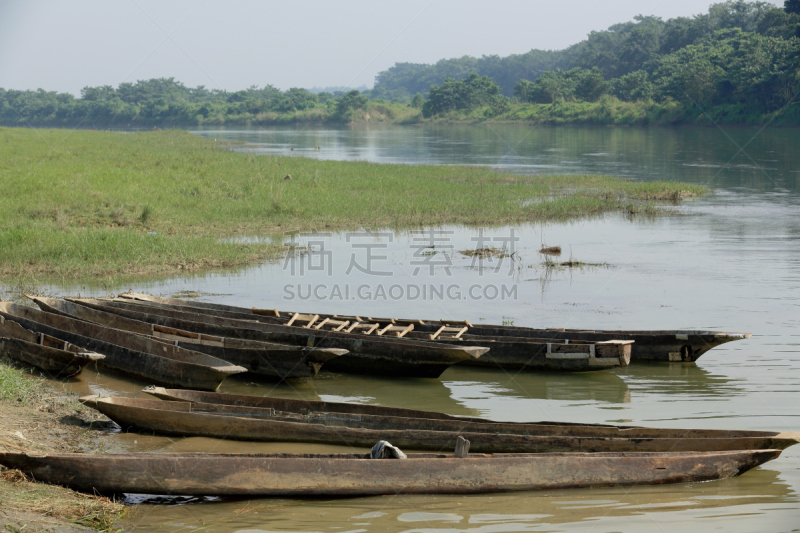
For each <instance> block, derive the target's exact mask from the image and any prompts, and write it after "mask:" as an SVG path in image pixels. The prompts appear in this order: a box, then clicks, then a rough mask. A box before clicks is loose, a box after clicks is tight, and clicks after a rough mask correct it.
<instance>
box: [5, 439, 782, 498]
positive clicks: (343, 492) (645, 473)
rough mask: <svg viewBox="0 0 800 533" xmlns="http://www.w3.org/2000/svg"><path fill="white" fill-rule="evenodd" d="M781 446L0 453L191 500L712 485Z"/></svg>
mask: <svg viewBox="0 0 800 533" xmlns="http://www.w3.org/2000/svg"><path fill="white" fill-rule="evenodd" d="M779 455H780V451H778V450H761V451H734V452H710V453H694V452H689V453H668V454H664V453H657V454H650V453H623V454H582V453H578V454H535V455H528V454H519V455H517V454H506V455H479V454H470V455H468V456H467V457H464V458H457V457H455V456H453V455H440V456H437V455H433V454H421V455H413V454H412V455H409V456H408V459H405V460H402V459H368V458H367V457H368V456H365V455H360V454H341V455H310V454H309V455H300V454H270V455H266V454H264V455H258V454H254V455H245V454H206V453H201V454H182V453H176V454H163V453H138V454H102V455H92V454H51V455H43V456H33V455H25V454H19V453H0V464H2V465H4V466H5V467H7V468H14V469H18V470H20V471H22V472H23V473H25V474H26V475H28V476H30V477H32V478H33V479H36V480H37V481H41V482H45V483H51V484H57V485H62V486H66V487H69V488H71V489H74V490H78V491H82V492H87V493H95V492H98V493H101V494H109V493H137V494H171V495H191V496H212V495H213V496H234V497H254V496H289V497H300V496H306V497H307V496H314V497H320V496H377V495H383V494H391V495H395V494H470V493H472V494H475V493H490V492H503V491H522V490H545V489H566V488H581V487H596V486H609V485H641V484H665V483H688V482H699V481H712V480H718V479H724V478H729V477H732V476H737V475H739V474H742V473H744V472H746V471H747V470H749V469H751V468H754V467H756V466H758V465H760V464H762V463H764V462H766V461H770V460H772V459H775V458H776V457H778V456H779Z"/></svg>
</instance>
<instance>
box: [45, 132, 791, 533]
mask: <svg viewBox="0 0 800 533" xmlns="http://www.w3.org/2000/svg"><path fill="white" fill-rule="evenodd" d="M196 133H197V134H198V135H202V136H205V137H211V138H216V139H218V140H235V141H239V142H240V143H241V144H238V145H237V148H236V149H238V150H243V151H248V152H252V153H255V154H260V155H272V154H282V155H293V156H298V157H312V158H320V159H339V160H368V161H374V162H380V163H384V162H387V163H406V164H422V163H425V164H458V165H486V166H490V167H496V168H498V169H500V170H505V171H510V172H517V173H571V174H575V173H600V174H610V175H618V176H622V177H625V178H629V179H634V180H655V179H665V180H678V181H686V182H691V183H699V184H705V185H708V186H710V187H712V188H713V191H714V192H713V194H712V195H710V196H707V197H703V198H698V199H694V200H689V201H687V202H684V203H683V204H682V205H681V206H679V207H676V208H672V209H671V210H670V212H669V213H668V214H667V215H666V216H662V217H658V218H655V219H647V220H642V219H637V220H628V219H627V218H625V217H624V216H622V215H613V216H604V217H601V218H595V219H591V220H582V221H578V222H573V223H566V224H541V225H540V224H537V225H524V226H515V227H495V228H464V227H440V228H422V229H421V231H419V232H404V233H394V232H391V231H387V230H385V229H383V228H371V231H370V232H367V231H366V230H364V231H361V232H353V233H350V234H323V233H309V234H304V235H298V236H295V237H293V239H295V242H296V243H297V244H298V245H299V246H301V247H304V248H305V249H307V250H310V252H309V253H307V254H304V255H297V256H293V257H289V258H287V259H286V260H282V261H278V262H273V263H267V264H262V265H256V266H252V267H250V268H246V269H243V270H241V271H236V272H226V273H212V274H206V275H193V276H190V277H176V278H169V279H164V280H159V281H149V282H142V283H138V284H135V285H133V286H130V285H126V286H124V287H114V288H112V290H113V291H117V290H127V289H129V288H132V289H134V290H136V291H141V292H148V293H153V294H158V295H170V296H171V295H176V294H179V295H180V294H184V295H185V294H189V293H194V295H196V296H197V295H199V296H200V298H201V299H203V300H207V301H219V302H225V303H231V304H235V305H243V306H258V307H270V308H271V307H277V308H284V309H294V310H301V311H304V310H309V311H311V310H319V311H325V312H338V313H343V314H353V313H358V314H364V315H372V316H396V317H397V316H411V317H427V318H460V319H463V318H467V319H470V320H473V321H485V322H487V323H500V322H505V323H513V324H515V325H524V326H546V327H568V328H575V327H580V328H598V329H600V328H625V329H677V328H683V329H706V328H708V329H717V330H725V331H748V332H753V334H754V335H753V337H752V338H751V339H749V340H745V341H740V342H734V343H730V344H726V345H723V346H721V347H718V348H715V349H713V350H712V351H710V352H709V353H708V354H706V355H704V356H702V357H701V358H700V360H699V361H698V362H697V363H696V364H632V365H630V366H629V367H627V368H624V369H621V370H618V371H613V372H599V373H591V374H576V375H566V374H525V373H506V372H501V371H476V370H473V369H461V368H453V369H450V370H448V371H446V372H445V373H444V374H443V375H442V377H441V379H440V380H392V379H374V378H366V377H350V376H346V377H339V378H336V379H333V378H326V377H324V376H323V377H321V378H320V379H315V380H313V381H308V382H303V383H293V384H289V385H280V386H276V385H269V384H264V383H253V382H251V381H249V380H247V379H230V380H228V381H226V382H225V383H224V384H223V386H222V390H223V391H239V392H246V393H252V394H276V395H282V396H287V397H297V398H323V399H326V400H346V401H355V402H363V403H377V404H383V405H392V406H399V407H414V408H422V409H433V410H440V411H444V412H447V413H451V414H459V415H460V414H469V415H479V416H485V417H490V418H494V419H499V420H513V421H531V420H561V421H569V422H595V423H609V422H610V423H633V424H642V425H653V426H668V427H688V428H700V427H708V428H734V429H771V430H795V431H796V430H800V411H799V410H798V406H800V327H799V326H800V187H799V186H798V185H800V165H799V164H798V163H799V161H798V159H799V158H800V155H798V154H800V151H799V150H798V149H797V148H798V146H800V132H798V131H797V130H791V129H769V128H767V129H764V130H763V131H760V130H758V129H728V130H724V131H723V130H720V129H714V128H706V129H698V128H675V129H667V128H663V129H662V128H651V129H635V128H596V129H595V128H567V127H560V128H529V127H524V126H516V125H514V126H508V125H485V126H468V127H464V126H430V127H408V128H352V129H320V128H276V129H252V130H203V131H198V132H196ZM252 238H258V236H253V237H252ZM481 242H483V243H491V244H490V245H493V246H496V247H498V248H501V247H503V246H513V252H514V255H513V257H512V258H502V259H500V258H493V259H491V260H490V259H484V260H478V259H473V257H470V256H469V255H465V254H463V253H461V252H463V251H469V250H471V249H474V248H475V247H476V245H477V244H478V243H481ZM542 244H547V245H550V246H554V245H560V246H561V247H562V249H563V253H562V257H561V258H560V259H559V260H565V259H568V258H572V259H574V260H576V261H580V262H582V263H584V265H581V266H580V267H575V268H565V267H555V268H553V267H552V266H547V265H545V264H544V261H545V259H544V257H543V256H542V255H540V254H539V253H538V250H539V248H540V247H541V245H542ZM47 290H48V291H50V292H52V293H54V294H74V293H75V292H80V293H81V294H82V295H105V294H107V293H108V292H109V289H108V288H97V287H90V286H81V287H73V286H53V287H49V288H47ZM359 290H360V292H359ZM423 291H424V294H423ZM144 385H145V384H143V383H137V382H133V381H130V380H123V379H118V378H115V377H112V376H98V375H95V374H92V373H87V374H86V375H85V376H84V377H81V378H80V379H78V380H77V381H76V382H75V383H74V384H73V385H72V387H73V388H74V390H77V391H79V392H90V391H91V392H95V393H97V392H103V393H122V394H133V393H135V392H137V391H138V390H139V389H141V388H142V387H143V386H144ZM116 438H117V440H118V442H119V446H120V449H135V450H142V449H155V448H160V449H164V450H173V451H179V450H181V451H189V450H198V451H236V450H241V451H256V450H259V451H272V450H280V451H305V450H328V449H330V450H340V449H343V448H341V447H317V446H309V445H276V444H257V445H256V444H248V443H233V442H225V441H217V440H212V439H165V438H159V437H143V436H140V435H134V434H127V435H126V434H120V435H118V436H117V437H116ZM799 493H800V446H797V447H795V448H790V449H789V450H787V451H785V452H784V453H783V455H782V456H781V457H780V458H779V459H777V460H776V461H773V462H770V463H768V464H766V465H764V466H763V467H761V468H758V469H756V470H754V471H751V472H748V473H746V474H745V475H743V476H741V477H739V478H734V479H730V480H725V481H721V482H711V483H699V484H692V485H674V486H664V487H626V488H603V489H595V490H569V491H550V492H541V493H521V494H507V495H489V496H458V497H453V496H433V497H417V496H414V497H407V496H395V497H380V498H360V499H341V500H325V501H315V500H300V501H292V500H274V499H265V500H254V501H250V502H246V501H220V500H216V499H205V500H204V499H188V500H184V499H169V500H159V499H153V498H139V499H137V498H133V497H132V498H133V499H132V501H137V502H142V505H140V506H138V507H137V508H136V509H135V511H134V512H133V513H132V515H131V517H130V518H128V519H127V520H126V521H125V522H124V523H123V524H122V526H123V527H125V528H128V529H131V530H135V531H248V532H260V531H293V532H312V531H313V532H344V531H348V532H355V531H359V532H361V531H364V532H367V531H369V532H372V531H406V532H412V531H413V532H423V531H424V532H454V531H471V532H472V531H474V532H486V533H488V532H501V531H502V532H513V531H596V532H599V531H634V530H635V531H643V532H649V531H652V532H661V531H672V530H675V529H677V528H679V527H682V528H691V529H692V530H711V529H722V530H725V531H742V532H750V531H792V530H794V531H797V528H798V527H800V526H798V524H800V496H799V495H798V494H799Z"/></svg>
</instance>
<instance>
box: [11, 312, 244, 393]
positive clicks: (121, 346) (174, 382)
mask: <svg viewBox="0 0 800 533" xmlns="http://www.w3.org/2000/svg"><path fill="white" fill-rule="evenodd" d="M0 315H2V316H3V317H5V318H6V319H9V320H13V321H14V322H17V323H19V324H20V325H21V326H23V327H25V328H27V329H29V330H31V331H34V332H36V333H43V334H45V335H50V336H52V337H55V338H57V339H61V340H62V341H66V342H69V343H71V344H74V345H75V346H79V347H81V348H83V349H86V350H91V351H93V352H98V353H101V354H103V355H105V358H104V359H102V360H101V361H98V364H99V365H102V366H104V367H107V368H110V369H113V370H116V371H119V372H123V373H125V374H129V375H132V376H136V377H139V378H142V379H145V380H147V381H150V382H152V383H159V384H164V385H169V386H176V387H183V388H190V389H202V390H211V391H214V390H217V389H218V388H219V386H220V384H221V383H222V380H224V379H225V378H226V377H228V376H230V375H232V374H239V373H241V372H244V371H245V369H244V368H242V367H240V366H236V365H232V364H230V363H228V362H227V361H223V360H221V359H217V358H216V357H212V356H210V355H206V354H203V353H199V352H194V351H190V350H186V349H184V348H180V347H178V346H174V345H173V344H167V343H164V342H161V341H158V340H155V339H148V338H146V337H142V336H140V335H135V334H133V333H128V332H126V331H121V330H118V329H112V328H107V327H104V326H100V325H97V324H92V323H90V322H84V321H82V320H76V319H74V318H69V317H65V316H63V315H56V314H52V313H46V312H44V311H40V310H38V309H34V308H33V307H27V306H24V305H19V304H13V303H10V302H0Z"/></svg>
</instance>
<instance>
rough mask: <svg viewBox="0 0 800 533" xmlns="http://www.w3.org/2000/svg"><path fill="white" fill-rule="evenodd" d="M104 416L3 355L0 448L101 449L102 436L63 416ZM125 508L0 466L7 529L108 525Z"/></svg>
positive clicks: (0, 523)
mask: <svg viewBox="0 0 800 533" xmlns="http://www.w3.org/2000/svg"><path fill="white" fill-rule="evenodd" d="M65 417H67V418H69V419H72V420H78V419H81V420H83V419H86V420H95V419H97V418H99V416H98V414H97V413H94V412H93V411H92V410H91V409H88V408H86V407H84V406H83V405H81V404H80V403H78V402H77V400H76V399H75V397H74V395H73V396H70V395H67V394H65V393H64V392H63V391H60V390H58V388H54V387H53V386H51V385H49V384H48V383H47V382H46V381H45V380H44V379H42V378H38V377H35V376H34V375H32V374H29V373H26V372H22V371H21V370H19V369H17V368H15V367H14V366H12V365H10V364H9V363H7V362H5V361H2V360H1V359H0V451H8V452H27V453H51V452H76V451H84V452H85V451H97V450H99V449H102V448H103V445H102V439H103V435H102V434H99V433H97V432H93V431H92V432H90V431H87V430H86V429H82V428H80V427H78V426H75V425H67V424H64V423H63V422H62V420H63V419H64V418H65ZM124 509H125V508H124V507H123V506H122V505H121V504H118V503H115V502H113V501H111V500H109V499H108V498H101V497H95V496H90V495H86V494H81V493H78V492H74V491H72V490H69V489H65V488H63V487H56V486H53V485H45V484H41V483H34V482H32V481H31V480H29V479H27V478H25V476H23V475H22V473H20V472H19V471H17V470H3V469H2V467H0V527H2V528H4V529H3V531H12V532H13V531H23V528H24V531H53V530H58V531H67V532H76V533H77V532H80V531H89V530H90V529H96V530H99V531H107V530H109V529H110V528H111V527H112V525H113V524H114V522H116V520H117V519H118V518H119V517H120V516H122V514H123V513H124Z"/></svg>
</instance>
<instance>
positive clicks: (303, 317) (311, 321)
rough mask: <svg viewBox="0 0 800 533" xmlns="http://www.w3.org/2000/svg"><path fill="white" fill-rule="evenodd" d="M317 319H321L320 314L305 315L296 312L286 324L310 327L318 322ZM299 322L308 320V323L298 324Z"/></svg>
mask: <svg viewBox="0 0 800 533" xmlns="http://www.w3.org/2000/svg"><path fill="white" fill-rule="evenodd" d="M317 320H319V315H304V314H301V313H295V314H293V315H292V318H290V319H289V322H287V323H286V325H287V326H301V327H304V328H310V327H311V326H313V325H314V324H315V323H316V322H317ZM297 322H306V324H297Z"/></svg>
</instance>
